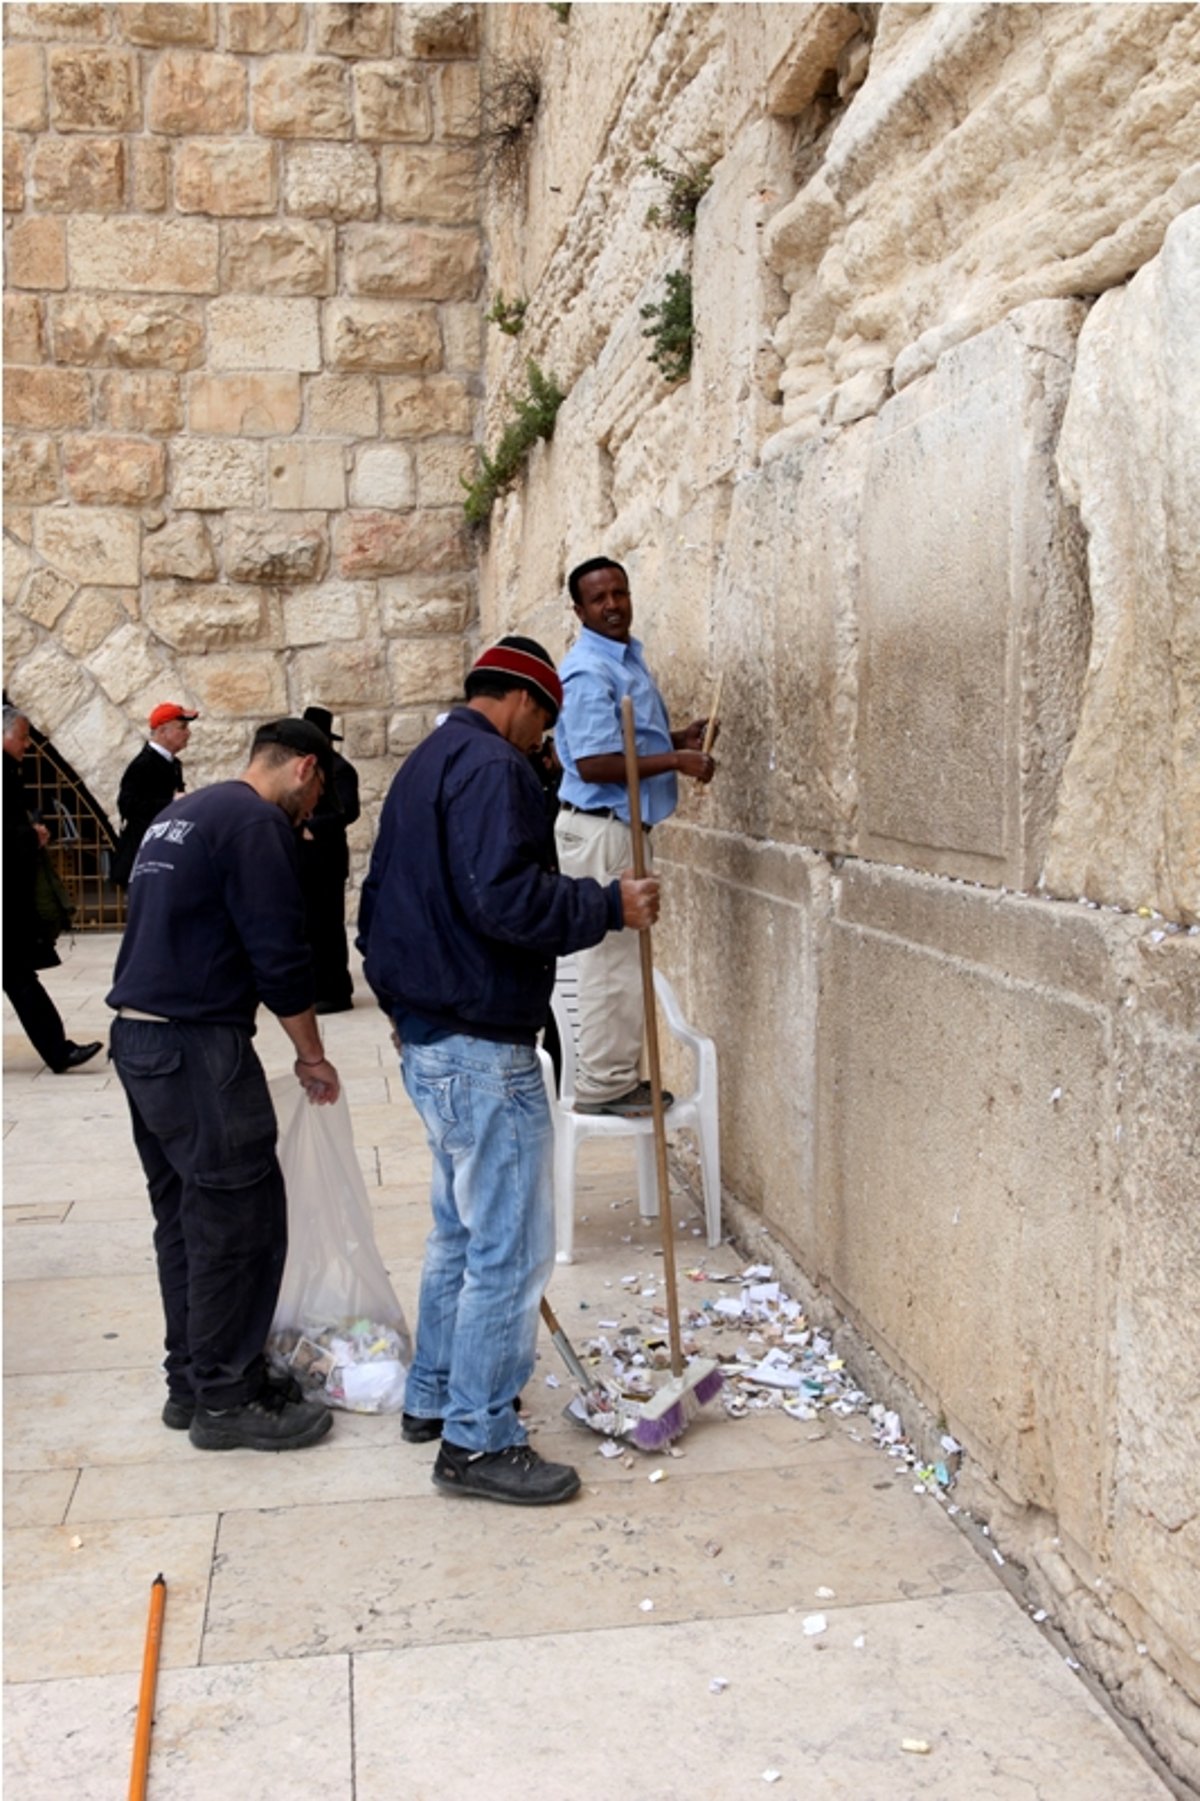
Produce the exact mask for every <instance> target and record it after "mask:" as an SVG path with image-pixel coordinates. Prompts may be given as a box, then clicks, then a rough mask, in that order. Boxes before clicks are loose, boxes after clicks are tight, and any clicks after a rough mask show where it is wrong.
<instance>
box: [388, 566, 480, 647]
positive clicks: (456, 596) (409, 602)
mask: <svg viewBox="0 0 1200 1801" xmlns="http://www.w3.org/2000/svg"><path fill="white" fill-rule="evenodd" d="M474 612H475V578H474V576H471V575H459V576H440V577H439V576H433V575H407V576H394V577H391V578H389V579H388V580H386V581H381V582H380V584H379V615H380V623H381V625H382V627H383V633H384V636H385V637H387V638H413V637H419V636H421V635H423V634H424V633H426V632H431V633H438V632H455V633H460V634H461V633H462V632H464V631H466V629H467V627H468V625H469V624H470V623H471V620H472V618H473V616H474Z"/></svg>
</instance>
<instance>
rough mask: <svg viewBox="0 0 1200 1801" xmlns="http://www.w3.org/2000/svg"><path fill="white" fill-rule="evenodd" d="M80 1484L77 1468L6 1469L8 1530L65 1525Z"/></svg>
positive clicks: (6, 1516)
mask: <svg viewBox="0 0 1200 1801" xmlns="http://www.w3.org/2000/svg"><path fill="white" fill-rule="evenodd" d="M10 1431H11V1427H10ZM78 1482H79V1471H78V1470H77V1469H54V1470H29V1471H27V1472H17V1471H15V1470H5V1472H4V1525H5V1528H6V1529H7V1528H8V1527H10V1526H61V1525H62V1523H63V1521H64V1520H65V1519H66V1517H67V1508H68V1507H69V1505H70V1502H71V1496H72V1495H73V1494H74V1492H75V1489H76V1486H77V1484H78Z"/></svg>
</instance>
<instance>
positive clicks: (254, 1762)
mask: <svg viewBox="0 0 1200 1801" xmlns="http://www.w3.org/2000/svg"><path fill="white" fill-rule="evenodd" d="M140 1598H141V1597H140V1596H139V1599H140ZM175 1603H176V1595H175V1591H174V1590H173V1589H172V1588H171V1587H170V1586H168V1591H167V1613H166V1620H167V1626H168V1630H169V1627H170V1621H171V1615H172V1611H173V1609H174V1606H175ZM145 1605H146V1606H147V1607H148V1605H149V1595H148V1591H147V1594H146V1596H145ZM144 1630H145V1627H144V1623H143V1627H142V1631H143V1634H144ZM137 1703H138V1681H137V1677H136V1676H135V1675H133V1674H124V1675H120V1676H95V1677H79V1678H75V1679H73V1680H70V1681H64V1682H37V1683H18V1684H15V1685H12V1686H10V1687H9V1688H8V1689H6V1691H5V1709H4V1711H5V1735H4V1736H5V1745H4V1781H5V1789H6V1793H7V1794H8V1795H9V1796H11V1797H12V1801H51V1798H52V1797H58V1798H65V1797H67V1796H69V1797H70V1801H112V1798H113V1797H114V1796H117V1795H123V1794H125V1792H126V1790H127V1788H128V1785H129V1770H130V1763H131V1759H132V1754H133V1737H134V1730H135V1727H136V1723H137ZM298 1747H302V1748H303V1749H302V1750H300V1751H299V1752H298ZM396 1792H397V1790H396V1789H395V1787H393V1790H392V1793H393V1795H394V1794H395V1793H396ZM353 1793H354V1789H353V1779H352V1772H351V1726H350V1673H349V1661H348V1659H346V1658H344V1657H309V1658H305V1659H304V1660H303V1662H298V1663H256V1664H241V1665H230V1666H226V1667H224V1668H221V1669H210V1670H203V1669H200V1670H197V1669H186V1670H183V1669H164V1670H162V1672H161V1673H160V1675H159V1679H158V1691H157V1695H156V1702H155V1715H154V1730H153V1733H152V1735H151V1744H150V1781H149V1794H150V1796H151V1797H152V1798H153V1801H217V1797H232V1796H236V1797H237V1798H238V1801H289V1797H295V1798H296V1801H351V1797H352V1796H353Z"/></svg>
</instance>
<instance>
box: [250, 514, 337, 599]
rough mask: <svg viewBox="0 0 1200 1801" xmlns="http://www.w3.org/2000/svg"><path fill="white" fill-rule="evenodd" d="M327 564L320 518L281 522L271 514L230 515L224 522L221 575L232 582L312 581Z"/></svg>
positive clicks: (325, 536)
mask: <svg viewBox="0 0 1200 1801" xmlns="http://www.w3.org/2000/svg"><path fill="white" fill-rule="evenodd" d="M328 562H329V535H328V531H327V529H326V526H325V520H324V517H323V516H321V515H316V516H309V517H304V516H303V515H300V516H297V517H296V518H294V519H288V520H286V521H281V520H279V519H277V518H276V517H275V516H274V514H271V513H266V514H258V515H246V514H241V513H239V514H233V515H231V517H230V518H229V519H227V520H226V523H225V573H226V575H227V576H229V578H230V580H231V581H236V582H271V583H276V584H279V583H285V582H315V581H319V580H320V579H321V577H322V576H323V575H324V573H325V569H326V566H327V564H328Z"/></svg>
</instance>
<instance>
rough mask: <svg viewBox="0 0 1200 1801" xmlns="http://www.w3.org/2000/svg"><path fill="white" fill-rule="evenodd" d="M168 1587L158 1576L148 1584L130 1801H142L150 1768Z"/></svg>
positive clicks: (161, 1577) (130, 1778)
mask: <svg viewBox="0 0 1200 1801" xmlns="http://www.w3.org/2000/svg"><path fill="white" fill-rule="evenodd" d="M166 1605H167V1584H166V1581H165V1580H164V1578H163V1576H162V1574H161V1573H160V1574H159V1575H157V1576H156V1577H155V1578H154V1581H153V1582H152V1583H151V1584H150V1617H149V1619H148V1620H147V1621H146V1649H145V1652H144V1653H143V1656H142V1689H141V1693H140V1695H139V1696H138V1717H137V1730H136V1732H135V1733H134V1737H133V1769H132V1771H131V1772H130V1776H129V1801H144V1796H145V1793H146V1776H147V1774H148V1772H149V1768H150V1728H151V1726H152V1725H153V1724H154V1690H155V1688H156V1686H157V1683H158V1653H159V1649H160V1647H161V1645H162V1629H163V1612H164V1610H165V1608H166Z"/></svg>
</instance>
